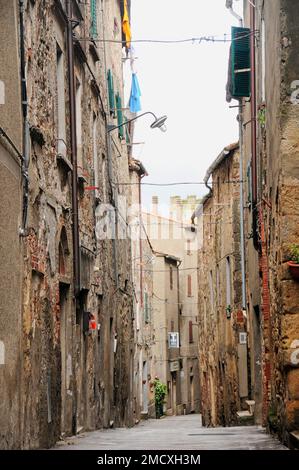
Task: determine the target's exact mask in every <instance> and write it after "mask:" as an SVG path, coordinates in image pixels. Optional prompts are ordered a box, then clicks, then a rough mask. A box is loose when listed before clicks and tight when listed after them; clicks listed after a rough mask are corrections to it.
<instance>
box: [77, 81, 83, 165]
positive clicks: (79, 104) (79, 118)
mask: <svg viewBox="0 0 299 470" xmlns="http://www.w3.org/2000/svg"><path fill="white" fill-rule="evenodd" d="M76 135H77V160H78V168H79V170H80V171H79V173H81V174H83V159H82V83H81V81H80V80H79V78H78V77H77V78H76Z"/></svg>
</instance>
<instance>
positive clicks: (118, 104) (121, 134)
mask: <svg viewBox="0 0 299 470" xmlns="http://www.w3.org/2000/svg"><path fill="white" fill-rule="evenodd" d="M115 101H116V111H117V125H118V126H120V125H121V124H123V122H124V120H123V112H122V102H121V97H120V95H119V93H117V94H116V95H115ZM118 135H119V138H120V139H123V137H124V126H121V127H120V128H119V129H118Z"/></svg>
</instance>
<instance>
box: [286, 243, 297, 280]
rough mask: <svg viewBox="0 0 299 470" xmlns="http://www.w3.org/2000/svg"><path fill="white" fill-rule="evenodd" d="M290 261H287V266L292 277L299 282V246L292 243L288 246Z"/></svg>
mask: <svg viewBox="0 0 299 470" xmlns="http://www.w3.org/2000/svg"><path fill="white" fill-rule="evenodd" d="M290 254H291V259H290V260H289V261H288V266H289V269H290V272H291V275H292V277H293V278H294V279H295V280H296V281H299V245H297V244H295V243H293V244H292V245H290Z"/></svg>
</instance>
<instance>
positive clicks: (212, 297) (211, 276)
mask: <svg viewBox="0 0 299 470" xmlns="http://www.w3.org/2000/svg"><path fill="white" fill-rule="evenodd" d="M209 288H210V305H211V313H212V314H213V313H214V289H213V272H212V271H210V272H209Z"/></svg>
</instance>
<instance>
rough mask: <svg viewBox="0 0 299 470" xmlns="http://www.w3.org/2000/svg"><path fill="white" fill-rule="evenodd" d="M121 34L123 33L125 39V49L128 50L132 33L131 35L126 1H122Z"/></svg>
mask: <svg viewBox="0 0 299 470" xmlns="http://www.w3.org/2000/svg"><path fill="white" fill-rule="evenodd" d="M123 32H124V35H125V39H126V47H127V49H130V44H131V39H132V33H131V26H130V19H129V13H128V2H127V0H124V17H123Z"/></svg>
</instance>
